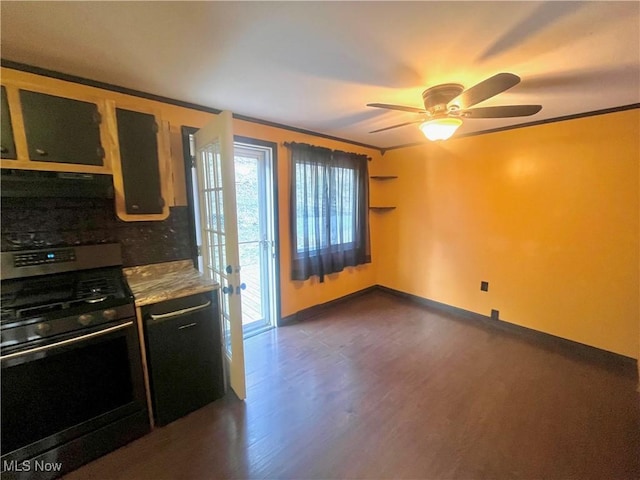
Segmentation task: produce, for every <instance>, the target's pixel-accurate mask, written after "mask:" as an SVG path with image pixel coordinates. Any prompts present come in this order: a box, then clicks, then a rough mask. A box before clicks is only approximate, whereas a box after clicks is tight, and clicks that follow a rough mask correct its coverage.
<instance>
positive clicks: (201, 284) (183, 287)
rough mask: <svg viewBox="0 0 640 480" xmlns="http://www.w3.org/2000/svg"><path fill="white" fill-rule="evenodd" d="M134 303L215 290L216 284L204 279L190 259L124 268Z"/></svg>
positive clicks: (155, 301) (138, 305)
mask: <svg viewBox="0 0 640 480" xmlns="http://www.w3.org/2000/svg"><path fill="white" fill-rule="evenodd" d="M124 274H125V276H126V278H127V283H128V284H129V287H131V291H132V292H133V296H134V297H135V301H136V307H142V306H143V305H151V304H152V303H158V302H162V301H164V300H171V299H173V298H180V297H186V296H188V295H195V294H197V293H203V292H209V291H211V290H215V289H217V288H218V287H219V285H218V284H217V283H216V282H214V281H213V280H209V279H206V278H204V277H203V276H202V274H201V273H200V272H199V271H198V270H196V269H195V268H194V267H193V262H191V260H179V261H176V262H167V263H156V264H153V265H143V266H139V267H129V268H125V269H124Z"/></svg>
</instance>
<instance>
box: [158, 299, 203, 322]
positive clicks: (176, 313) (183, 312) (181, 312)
mask: <svg viewBox="0 0 640 480" xmlns="http://www.w3.org/2000/svg"><path fill="white" fill-rule="evenodd" d="M210 306H211V300H209V301H208V302H207V303H203V304H202V305H196V306H195V307H188V308H183V309H181V310H175V311H173V312H168V313H152V314H151V315H149V316H150V317H151V320H152V321H158V320H166V319H168V318H173V317H179V316H180V315H186V314H187V313H192V312H197V311H199V310H204V309H205V308H208V307H210Z"/></svg>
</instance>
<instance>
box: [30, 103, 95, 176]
mask: <svg viewBox="0 0 640 480" xmlns="http://www.w3.org/2000/svg"><path fill="white" fill-rule="evenodd" d="M20 103H21V105H22V116H23V118H24V129H25V133H26V136H27V146H28V149H29V158H30V159H31V160H37V161H41V162H55V163H72V164H80V165H99V166H102V165H103V160H104V149H103V148H102V144H101V143H100V114H99V113H98V106H97V105H96V104H95V103H90V102H83V101H80V100H72V99H69V98H63V97H57V96H54V95H47V94H44V93H38V92H31V91H29V90H20Z"/></svg>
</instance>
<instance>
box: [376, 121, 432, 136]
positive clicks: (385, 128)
mask: <svg viewBox="0 0 640 480" xmlns="http://www.w3.org/2000/svg"><path fill="white" fill-rule="evenodd" d="M422 122H424V120H414V121H413V122H405V123H399V124H398V125H392V126H390V127H384V128H379V129H378V130H373V131H372V132H369V133H378V132H384V131H385V130H391V129H392V128H398V127H405V126H407V125H412V124H414V123H422Z"/></svg>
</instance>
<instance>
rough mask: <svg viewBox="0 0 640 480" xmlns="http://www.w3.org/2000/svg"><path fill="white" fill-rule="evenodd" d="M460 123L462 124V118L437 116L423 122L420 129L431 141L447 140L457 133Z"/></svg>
mask: <svg viewBox="0 0 640 480" xmlns="http://www.w3.org/2000/svg"><path fill="white" fill-rule="evenodd" d="M460 125H462V120H460V119H459V118H451V117H446V118H436V119H435V120H429V121H427V122H424V123H422V124H421V125H420V130H422V133H424V136H425V137H427V138H428V139H429V140H431V141H435V140H446V139H448V138H450V137H451V135H453V134H454V133H455V131H456V130H457V129H458V127H459V126H460Z"/></svg>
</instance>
